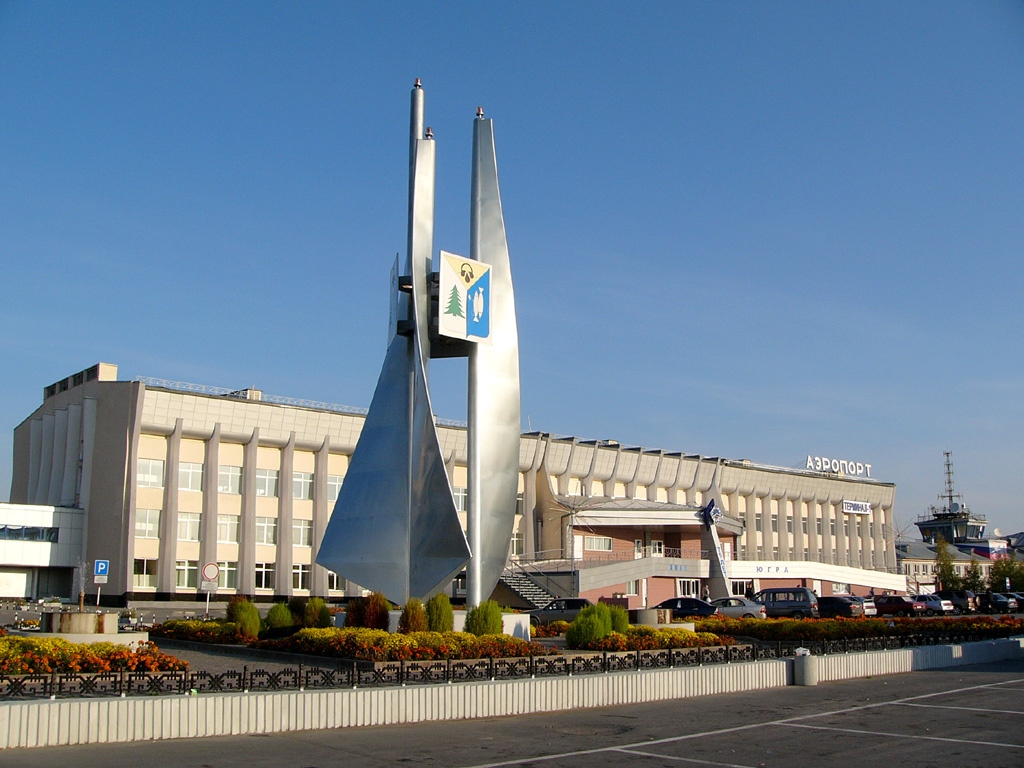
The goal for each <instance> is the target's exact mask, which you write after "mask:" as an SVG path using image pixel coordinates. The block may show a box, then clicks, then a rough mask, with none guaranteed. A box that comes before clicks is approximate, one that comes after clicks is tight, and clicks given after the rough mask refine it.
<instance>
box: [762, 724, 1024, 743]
mask: <svg viewBox="0 0 1024 768" xmlns="http://www.w3.org/2000/svg"><path fill="white" fill-rule="evenodd" d="M782 725H788V726H789V727H790V728H807V729H808V730H812V731H838V732H839V733H855V734H857V735H858V736H888V737H890V738H893V739H921V740H924V741H945V742H949V743H951V744H973V745H976V746H979V747H1007V748H1008V749H1024V744H1004V743H1003V742H1001V741H977V740H975V739H951V738H948V737H946V736H926V735H924V734H921V733H890V732H889V731H869V730H867V729H864V728H837V727H835V726H831V725H806V724H804V723H782Z"/></svg>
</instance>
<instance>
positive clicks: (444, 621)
mask: <svg viewBox="0 0 1024 768" xmlns="http://www.w3.org/2000/svg"><path fill="white" fill-rule="evenodd" d="M427 628H428V629H429V630H430V631H431V632H452V631H454V629H455V612H454V611H453V610H452V601H451V600H449V599H448V595H446V594H444V593H443V592H439V593H438V594H436V595H434V596H433V597H432V598H430V599H429V600H428V601H427Z"/></svg>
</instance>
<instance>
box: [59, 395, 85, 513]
mask: <svg viewBox="0 0 1024 768" xmlns="http://www.w3.org/2000/svg"><path fill="white" fill-rule="evenodd" d="M81 442H82V406H81V405H80V404H79V403H72V404H71V405H69V406H68V439H67V450H66V451H65V452H64V483H63V485H62V486H61V489H60V505H61V506H62V507H73V506H74V505H75V501H76V499H75V491H77V490H78V461H79V447H80V445H81Z"/></svg>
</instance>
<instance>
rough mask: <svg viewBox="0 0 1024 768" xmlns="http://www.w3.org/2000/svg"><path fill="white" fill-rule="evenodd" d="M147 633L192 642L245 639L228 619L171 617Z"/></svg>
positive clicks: (230, 642)
mask: <svg viewBox="0 0 1024 768" xmlns="http://www.w3.org/2000/svg"><path fill="white" fill-rule="evenodd" d="M149 634H150V636H151V637H166V638H168V639H170V640H191V641H192V642H194V643H222V644H226V645H244V644H245V639H244V638H243V637H241V636H240V635H239V634H238V625H237V624H235V623H234V622H230V621H203V620H202V619H173V620H171V621H165V622H164V623H163V624H157V625H156V626H155V627H153V628H152V629H151V630H150V631H149Z"/></svg>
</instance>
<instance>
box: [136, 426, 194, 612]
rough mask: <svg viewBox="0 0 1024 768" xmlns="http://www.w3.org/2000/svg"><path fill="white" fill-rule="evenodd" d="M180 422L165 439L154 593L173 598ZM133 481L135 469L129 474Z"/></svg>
mask: <svg viewBox="0 0 1024 768" xmlns="http://www.w3.org/2000/svg"><path fill="white" fill-rule="evenodd" d="M182 426H183V421H182V419H177V420H176V421H175V422H174V431H173V432H171V434H170V436H169V437H168V438H167V459H166V461H165V462H164V508H163V510H162V511H161V512H160V553H159V555H158V557H157V566H156V591H157V592H162V593H164V594H168V595H173V594H174V589H175V586H176V573H175V566H176V563H177V559H178V469H179V467H178V464H179V461H180V456H181V430H182ZM130 476H131V482H133V483H134V482H135V468H134V467H133V468H132V471H131V473H130Z"/></svg>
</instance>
